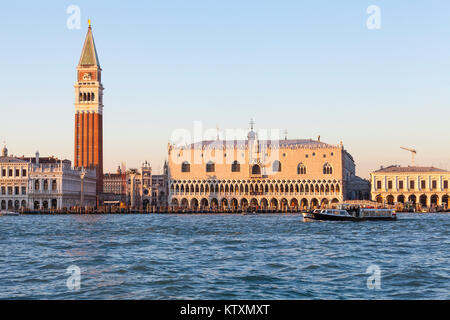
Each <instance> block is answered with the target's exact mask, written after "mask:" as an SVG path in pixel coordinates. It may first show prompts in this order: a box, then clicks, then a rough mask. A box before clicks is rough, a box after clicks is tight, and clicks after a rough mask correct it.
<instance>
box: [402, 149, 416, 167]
mask: <svg viewBox="0 0 450 320" xmlns="http://www.w3.org/2000/svg"><path fill="white" fill-rule="evenodd" d="M400 149H403V150H406V151H409V152H411V163H412V166H413V167H414V157H415V155H416V153H417V151H416V150H414V149H410V148H405V147H400Z"/></svg>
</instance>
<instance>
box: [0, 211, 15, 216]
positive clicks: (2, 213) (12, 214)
mask: <svg viewBox="0 0 450 320" xmlns="http://www.w3.org/2000/svg"><path fill="white" fill-rule="evenodd" d="M18 215H19V213H18V212H14V211H0V216H18Z"/></svg>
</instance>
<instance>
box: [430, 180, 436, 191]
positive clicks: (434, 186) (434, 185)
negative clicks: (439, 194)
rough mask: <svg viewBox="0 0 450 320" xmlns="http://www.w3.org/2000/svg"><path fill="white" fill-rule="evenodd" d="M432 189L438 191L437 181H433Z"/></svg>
mask: <svg viewBox="0 0 450 320" xmlns="http://www.w3.org/2000/svg"><path fill="white" fill-rule="evenodd" d="M431 188H432V189H433V190H434V189H437V181H436V180H433V181H431Z"/></svg>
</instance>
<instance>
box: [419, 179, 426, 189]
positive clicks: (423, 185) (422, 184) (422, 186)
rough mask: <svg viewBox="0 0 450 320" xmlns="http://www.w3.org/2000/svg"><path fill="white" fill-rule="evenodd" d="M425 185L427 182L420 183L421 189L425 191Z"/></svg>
mask: <svg viewBox="0 0 450 320" xmlns="http://www.w3.org/2000/svg"><path fill="white" fill-rule="evenodd" d="M425 183H426V181H425V180H422V181H420V188H421V189H425V188H426V187H425Z"/></svg>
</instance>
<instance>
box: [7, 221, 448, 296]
mask: <svg viewBox="0 0 450 320" xmlns="http://www.w3.org/2000/svg"><path fill="white" fill-rule="evenodd" d="M449 227H450V215H449V214H399V220H398V221H396V222H303V218H302V217H301V216H300V215H284V214H280V215H257V216H242V215H68V216H64V215H55V216H50V215H36V216H31V215H28V216H19V217H11V216H3V217H0V243H1V249H0V299H449V298H450V250H449V249H450V240H449V235H450V233H449ZM371 265H372V267H371V268H369V269H371V270H372V272H371V273H370V274H369V273H366V271H367V269H368V267H369V266H371ZM69 266H77V267H79V268H80V271H81V274H80V288H79V290H72V289H73V286H69V287H70V288H72V289H70V288H69V287H68V286H67V280H68V279H69V277H70V276H71V275H70V274H69V273H67V268H68V267H69ZM374 270H375V271H376V270H379V271H380V276H379V279H380V282H379V284H380V286H379V288H378V289H377V288H376V287H377V285H376V284H377V282H375V281H374V279H375V278H376V277H377V274H376V272H375V273H374ZM371 275H372V278H370V280H369V284H371V285H372V286H370V287H372V288H373V289H369V288H368V285H367V282H368V278H369V277H370V276H371ZM72 279H73V278H72ZM73 283H74V282H70V281H69V284H73ZM373 285H375V287H374V286H373Z"/></svg>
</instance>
